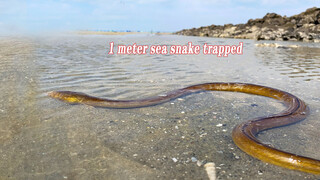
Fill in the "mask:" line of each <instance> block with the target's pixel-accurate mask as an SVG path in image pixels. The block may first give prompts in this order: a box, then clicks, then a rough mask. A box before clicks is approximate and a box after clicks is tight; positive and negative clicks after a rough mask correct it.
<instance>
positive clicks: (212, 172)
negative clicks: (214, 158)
mask: <svg viewBox="0 0 320 180" xmlns="http://www.w3.org/2000/svg"><path fill="white" fill-rule="evenodd" d="M204 167H205V168H206V171H207V174H208V177H209V180H215V179H216V167H215V164H214V163H213V162H208V163H206V164H205V165H204Z"/></svg>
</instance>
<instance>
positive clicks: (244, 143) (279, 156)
mask: <svg viewBox="0 0 320 180" xmlns="http://www.w3.org/2000/svg"><path fill="white" fill-rule="evenodd" d="M200 91H233V92H242V93H248V94H255V95H260V96H266V97H270V98H273V99H277V100H279V101H281V102H282V103H284V105H285V106H286V109H285V110H283V111H282V112H280V113H278V114H275V115H272V116H268V117H260V118H256V119H253V120H249V121H246V122H243V123H240V124H239V125H237V126H236V127H235V128H234V129H233V132H232V139H233V141H234V143H235V144H236V145H237V146H238V147H239V148H240V149H241V150H243V151H244V152H246V153H247V154H249V155H251V156H253V157H255V158H258V159H260V160H262V161H264V162H267V163H272V164H275V165H278V166H281V167H285V168H288V169H294V170H299V171H303V172H308V173H312V174H320V160H317V159H313V158H309V157H304V156H300V155H296V154H292V153H289V152H285V151H281V150H278V149H275V148H273V147H270V146H269V145H266V144H263V143H262V142H260V141H259V140H258V139H257V137H256V136H257V134H258V133H259V132H261V131H264V130H267V129H270V128H276V127H281V126H285V125H290V124H293V123H296V122H299V121H301V120H303V119H305V118H306V116H307V115H308V112H309V111H308V108H307V106H306V104H305V103H304V102H303V101H302V100H301V99H299V98H298V97H296V96H294V95H292V94H290V93H287V92H284V91H281V90H278V89H274V88H270V87H266V86H261V85H255V84H246V83H206V84H198V85H193V86H189V87H186V88H182V89H178V90H174V91H171V92H169V93H167V94H166V95H164V96H155V97H150V98H145V99H138V100H110V99H104V98H98V97H94V96H89V95H86V94H84V93H78V92H71V91H52V92H49V93H48V95H49V96H50V97H53V98H56V99H59V100H63V101H66V102H68V103H73V104H86V105H90V106H95V107H107V108H138V107H144V106H152V105H157V104H160V103H164V102H167V101H170V100H172V99H175V98H177V97H180V96H184V95H187V94H190V93H195V92H200Z"/></svg>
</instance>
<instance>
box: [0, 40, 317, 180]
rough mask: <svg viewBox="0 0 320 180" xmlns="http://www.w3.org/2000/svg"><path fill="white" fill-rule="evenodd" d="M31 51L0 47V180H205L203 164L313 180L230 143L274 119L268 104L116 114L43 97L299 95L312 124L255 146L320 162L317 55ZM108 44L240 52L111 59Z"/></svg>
mask: <svg viewBox="0 0 320 180" xmlns="http://www.w3.org/2000/svg"><path fill="white" fill-rule="evenodd" d="M1 40H2V39H1ZM29 41H31V42H32V43H30V42H29ZM29 41H21V40H2V41H0V78H1V79H0V81H1V86H0V102H1V103H0V179H59V180H60V179H155V178H159V179H206V178H207V174H206V172H205V170H204V168H203V166H202V165H203V163H204V162H215V164H216V166H217V169H216V170H217V175H218V178H220V179H283V177H284V176H285V177H288V178H287V179H295V178H297V179H299V178H300V179H315V176H312V175H308V174H304V173H300V172H293V171H290V170H285V169H282V168H279V167H276V166H272V165H267V164H265V163H262V162H260V161H258V160H255V159H253V158H251V157H250V156H248V155H246V154H245V153H243V152H242V151H240V150H239V149H238V148H237V147H236V146H235V144H234V143H233V142H232V139H231V135H230V133H231V131H232V129H233V127H234V126H235V125H236V124H238V123H239V122H241V121H245V120H249V119H251V118H254V117H258V116H266V115H270V114H273V113H275V112H279V111H281V110H282V108H283V106H282V105H281V104H280V103H277V102H276V101H275V100H270V99H268V98H262V97H256V96H250V95H245V94H236V93H224V92H221V93H217V92H214V93H213V92H206V93H199V94H195V95H190V96H187V97H183V98H181V99H177V100H175V101H172V102H169V103H164V104H161V105H158V106H153V107H146V108H138V109H121V110H119V109H103V108H92V107H88V106H82V105H69V104H66V103H62V102H60V101H56V100H54V99H50V98H48V97H47V96H46V93H47V92H48V91H51V90H71V91H80V92H84V93H88V94H91V95H94V96H100V97H108V98H112V99H137V98H140V97H147V96H152V95H161V94H162V93H163V92H167V91H170V90H173V89H176V88H182V87H185V86H188V85H192V84H198V83H205V82H231V81H235V82H247V83H255V84H261V85H267V86H271V87H275V88H279V89H283V90H285V91H288V92H291V93H293V94H295V95H297V96H299V97H300V98H302V99H303V100H305V101H306V103H307V104H308V106H309V107H310V109H311V110H312V111H311V112H312V113H311V114H310V117H309V118H308V119H307V120H306V121H303V122H302V123H299V124H296V125H295V126H289V127H287V128H278V129H274V130H272V131H266V132H265V133H262V134H261V135H260V136H259V138H261V140H263V141H264V142H269V143H271V144H272V145H273V146H275V147H277V148H280V149H283V150H287V151H290V152H293V153H297V154H303V155H307V156H311V157H314V158H318V159H319V158H320V152H319V151H318V149H319V148H320V147H319V144H318V143H315V142H317V141H318V136H317V132H318V129H317V127H319V126H320V122H319V121H318V117H319V115H320V109H319V103H320V99H319V92H318V90H319V88H320V86H319V83H318V82H316V81H315V80H319V69H320V67H319V51H318V49H317V48H316V47H314V48H312V47H302V48H297V49H274V48H257V47H255V46H254V41H252V40H236V39H216V38H205V37H185V36H153V35H149V34H144V35H137V36H78V35H62V36H57V37H45V38H43V37H42V38H39V37H37V38H31V40H30V39H29ZM111 41H113V42H115V44H127V45H129V44H133V43H137V44H140V45H141V44H143V45H153V44H165V45H171V44H174V45H177V44H181V45H184V44H187V43H188V42H190V41H191V42H192V43H193V44H197V45H203V44H204V43H208V44H224V45H238V44H239V42H240V41H243V42H244V53H243V55H230V56H229V57H228V58H218V57H216V56H208V55H203V54H199V55H180V56H179V55H116V54H115V55H108V54H107V52H108V44H109V42H111ZM312 45H313V44H308V46H312ZM274 69H275V70H276V71H274ZM292 76H293V77H294V78H292ZM297 76H301V77H297ZM292 79H294V80H295V81H291V80H292ZM307 80H309V81H307ZM306 88H307V89H308V91H305V89H306ZM221 124H222V125H221ZM270 132H271V133H270ZM297 143H299V145H298V146H297ZM195 159H197V160H198V161H196V162H194V161H195Z"/></svg>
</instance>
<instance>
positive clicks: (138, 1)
mask: <svg viewBox="0 0 320 180" xmlns="http://www.w3.org/2000/svg"><path fill="white" fill-rule="evenodd" d="M319 5H320V1H319V0H0V35H1V33H2V34H4V33H14V32H16V33H21V32H25V33H39V32H50V31H56V32H57V31H77V30H116V31H124V30H131V31H147V32H150V31H152V32H158V31H161V32H175V31H179V30H181V29H187V28H193V27H200V26H208V25H212V24H215V25H223V24H228V23H232V24H238V23H246V22H247V21H248V20H249V19H255V18H262V17H263V16H264V15H265V14H266V13H268V12H274V13H277V14H280V15H286V16H292V15H295V14H299V13H301V12H303V11H305V10H306V9H308V8H311V7H315V6H316V7H320V6H319Z"/></svg>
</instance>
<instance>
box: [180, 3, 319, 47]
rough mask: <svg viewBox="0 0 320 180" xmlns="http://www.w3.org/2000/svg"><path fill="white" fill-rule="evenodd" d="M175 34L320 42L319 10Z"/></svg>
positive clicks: (273, 14)
mask: <svg viewBox="0 0 320 180" xmlns="http://www.w3.org/2000/svg"><path fill="white" fill-rule="evenodd" d="M174 34H178V35H186V36H207V37H219V38H239V39H256V40H280V41H306V42H320V8H317V7H313V8H310V9H307V10H306V11H305V12H303V13H300V14H298V15H293V16H291V17H286V16H281V15H279V14H276V13H268V14H266V15H265V16H264V17H263V18H258V19H250V20H248V22H247V23H246V24H236V25H233V24H225V25H223V26H220V25H211V26H205V27H200V28H192V29H184V30H181V31H178V32H176V33H174Z"/></svg>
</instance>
